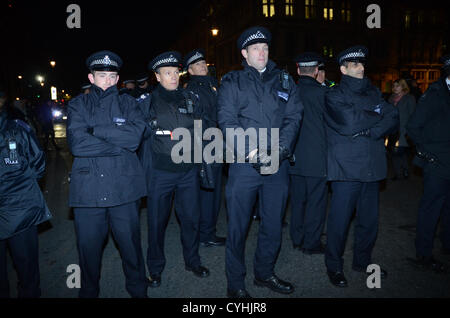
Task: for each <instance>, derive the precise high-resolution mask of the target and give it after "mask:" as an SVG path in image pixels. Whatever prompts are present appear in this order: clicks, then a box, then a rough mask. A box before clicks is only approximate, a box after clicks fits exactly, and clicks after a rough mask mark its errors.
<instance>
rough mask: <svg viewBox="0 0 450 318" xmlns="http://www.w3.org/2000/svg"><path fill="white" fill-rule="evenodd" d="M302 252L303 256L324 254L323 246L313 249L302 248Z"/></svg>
mask: <svg viewBox="0 0 450 318" xmlns="http://www.w3.org/2000/svg"><path fill="white" fill-rule="evenodd" d="M302 252H303V253H304V254H307V255H314V254H325V246H323V245H322V244H320V245H319V247H316V248H313V249H308V248H304V249H303V250H302Z"/></svg>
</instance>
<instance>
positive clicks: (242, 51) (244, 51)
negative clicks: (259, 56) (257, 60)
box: [241, 48, 248, 59]
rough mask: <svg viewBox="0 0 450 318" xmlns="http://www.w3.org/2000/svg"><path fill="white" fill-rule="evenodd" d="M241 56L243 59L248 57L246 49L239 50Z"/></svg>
mask: <svg viewBox="0 0 450 318" xmlns="http://www.w3.org/2000/svg"><path fill="white" fill-rule="evenodd" d="M241 54H242V56H243V57H244V59H247V57H248V52H247V48H245V49H242V50H241Z"/></svg>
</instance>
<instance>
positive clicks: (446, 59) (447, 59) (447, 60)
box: [439, 54, 450, 68]
mask: <svg viewBox="0 0 450 318" xmlns="http://www.w3.org/2000/svg"><path fill="white" fill-rule="evenodd" d="M439 61H440V62H441V63H442V68H450V54H447V55H444V56H442V57H441V58H440V59H439Z"/></svg>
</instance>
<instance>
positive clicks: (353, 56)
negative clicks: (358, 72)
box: [339, 50, 366, 62]
mask: <svg viewBox="0 0 450 318" xmlns="http://www.w3.org/2000/svg"><path fill="white" fill-rule="evenodd" d="M355 57H366V55H365V54H364V53H363V52H362V51H361V50H359V51H358V52H351V53H348V54H345V55H344V56H342V57H341V58H340V59H339V62H342V61H343V60H346V59H349V58H355Z"/></svg>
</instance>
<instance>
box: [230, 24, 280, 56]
mask: <svg viewBox="0 0 450 318" xmlns="http://www.w3.org/2000/svg"><path fill="white" fill-rule="evenodd" d="M271 40H272V34H271V33H270V31H269V30H267V29H266V28H265V27H261V26H255V27H251V28H248V29H247V30H245V31H244V32H242V34H241V35H240V36H239V38H238V39H237V47H238V49H239V50H242V49H245V48H246V47H247V46H249V45H252V44H255V43H267V44H270V41H271Z"/></svg>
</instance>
